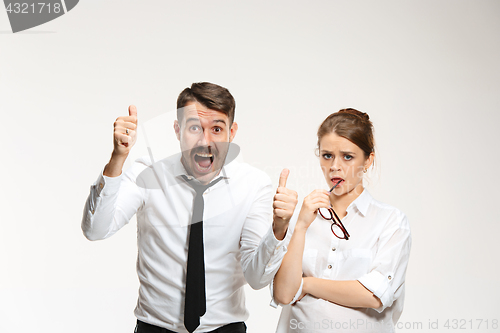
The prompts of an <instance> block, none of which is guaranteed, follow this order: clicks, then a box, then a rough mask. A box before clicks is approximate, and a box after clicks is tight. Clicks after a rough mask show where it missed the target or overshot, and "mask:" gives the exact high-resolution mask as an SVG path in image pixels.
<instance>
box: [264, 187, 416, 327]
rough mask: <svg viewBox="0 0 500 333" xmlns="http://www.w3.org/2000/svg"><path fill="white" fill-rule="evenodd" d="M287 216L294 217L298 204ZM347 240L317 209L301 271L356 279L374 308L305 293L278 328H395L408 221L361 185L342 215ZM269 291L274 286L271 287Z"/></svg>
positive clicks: (401, 296) (402, 287)
mask: <svg viewBox="0 0 500 333" xmlns="http://www.w3.org/2000/svg"><path fill="white" fill-rule="evenodd" d="M295 212H296V214H295V215H294V217H293V218H292V220H291V221H290V230H291V231H292V232H293V228H294V227H295V224H296V222H297V217H298V212H300V208H299V207H298V208H297V209H296V210H295ZM342 223H343V224H344V226H345V228H346V229H347V232H348V233H349V235H350V236H351V237H350V238H349V240H344V239H339V238H337V237H335V236H334V235H333V234H332V232H331V229H330V227H331V222H330V221H327V220H325V219H323V218H322V217H321V216H320V215H319V214H318V216H317V217H316V219H315V220H314V221H313V223H312V224H311V225H310V226H309V229H308V230H307V232H306V240H305V246H304V254H303V259H302V260H303V261H302V271H303V276H305V277H307V276H312V277H317V278H321V279H328V280H358V281H359V282H360V283H361V284H363V286H365V287H366V288H367V289H368V290H370V291H371V292H372V293H373V294H374V295H375V296H377V297H378V298H379V299H380V301H381V303H382V306H381V307H380V308H377V309H371V308H350V307H345V306H342V305H338V304H335V303H332V302H329V301H326V300H323V299H319V298H315V297H313V296H311V295H309V294H308V295H306V296H304V298H302V299H301V300H300V301H298V302H297V303H296V304H295V305H293V306H292V305H285V306H283V310H282V312H281V317H280V320H279V324H278V328H277V332H278V333H285V332H302V333H306V332H307V333H309V332H322V333H323V332H394V327H395V324H396V322H397V321H398V319H399V317H400V316H401V312H402V311H403V301H404V290H405V274H406V267H407V265H408V258H409V255H410V247H411V234H410V226H409V224H408V220H407V218H406V216H405V215H404V214H403V213H402V212H401V211H399V210H398V209H396V208H394V207H392V206H389V205H387V204H384V203H381V202H378V201H376V200H375V199H373V197H372V196H371V195H370V194H369V193H368V191H367V190H366V189H365V190H363V192H362V193H361V194H360V196H359V197H358V198H356V199H355V200H354V201H353V202H352V203H351V204H350V205H349V207H348V208H347V215H346V216H345V217H344V218H343V219H342ZM271 293H272V288H271Z"/></svg>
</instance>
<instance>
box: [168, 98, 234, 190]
mask: <svg viewBox="0 0 500 333" xmlns="http://www.w3.org/2000/svg"><path fill="white" fill-rule="evenodd" d="M183 111H184V112H183V117H182V120H181V121H180V122H178V121H177V120H176V121H175V123H174V129H175V133H176V135H177V139H178V140H179V141H180V146H181V151H182V164H183V165H184V168H186V171H187V172H188V173H189V174H190V175H192V176H193V177H195V178H196V179H198V180H199V181H200V182H201V183H208V182H210V180H212V179H213V178H214V177H215V176H216V175H218V174H219V172H220V170H221V168H222V166H223V165H224V160H225V158H226V154H227V150H228V148H229V142H231V141H233V138H234V136H235V135H236V131H237V130H238V125H237V124H236V123H235V122H233V123H232V124H230V123H229V118H228V116H227V115H226V114H224V113H223V112H220V111H216V110H212V109H208V108H207V107H205V106H203V105H202V104H200V103H198V102H191V103H188V104H187V105H186V106H185V107H184V108H183Z"/></svg>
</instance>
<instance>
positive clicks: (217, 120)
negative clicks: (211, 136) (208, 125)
mask: <svg viewBox="0 0 500 333" xmlns="http://www.w3.org/2000/svg"><path fill="white" fill-rule="evenodd" d="M212 122H213V123H223V124H224V125H227V124H226V121H225V120H224V119H215V120H214V121H212Z"/></svg>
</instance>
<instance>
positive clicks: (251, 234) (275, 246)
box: [240, 175, 290, 289]
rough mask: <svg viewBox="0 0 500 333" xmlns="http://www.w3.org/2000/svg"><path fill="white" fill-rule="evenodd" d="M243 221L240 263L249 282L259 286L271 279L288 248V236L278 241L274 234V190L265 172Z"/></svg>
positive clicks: (266, 283) (265, 284) (254, 287)
mask: <svg viewBox="0 0 500 333" xmlns="http://www.w3.org/2000/svg"><path fill="white" fill-rule="evenodd" d="M266 180H267V181H266V183H265V184H264V185H263V186H261V187H260V188H259V190H258V191H257V195H256V197H255V200H254V202H253V203H252V206H251V208H250V211H249V213H248V215H247V217H246V220H245V222H244V225H243V230H242V234H241V240H240V245H241V247H240V253H241V266H242V269H243V274H244V275H245V279H246V281H247V282H248V284H249V285H250V286H251V287H252V288H253V289H261V288H264V287H265V286H267V285H269V283H271V281H272V279H273V278H274V275H275V274H276V272H277V271H278V269H279V267H280V265H281V261H282V260H283V257H284V256H285V253H286V251H287V246H288V243H289V241H290V237H289V236H288V232H287V235H285V237H284V238H283V240H281V241H279V240H277V239H276V237H275V236H274V232H273V228H272V224H271V223H270V220H271V213H272V206H273V202H272V200H273V190H272V185H271V180H270V179H269V177H267V175H266Z"/></svg>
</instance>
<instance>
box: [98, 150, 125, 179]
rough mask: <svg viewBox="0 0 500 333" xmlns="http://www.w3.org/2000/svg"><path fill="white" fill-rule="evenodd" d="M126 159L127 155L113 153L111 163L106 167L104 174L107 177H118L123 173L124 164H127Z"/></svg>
mask: <svg viewBox="0 0 500 333" xmlns="http://www.w3.org/2000/svg"><path fill="white" fill-rule="evenodd" d="M126 159H127V155H117V154H114V153H113V154H112V155H111V159H110V160H109V163H108V164H107V165H106V167H105V168H104V171H103V175H104V176H106V177H118V176H119V175H121V174H122V169H123V164H125V160H126Z"/></svg>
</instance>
